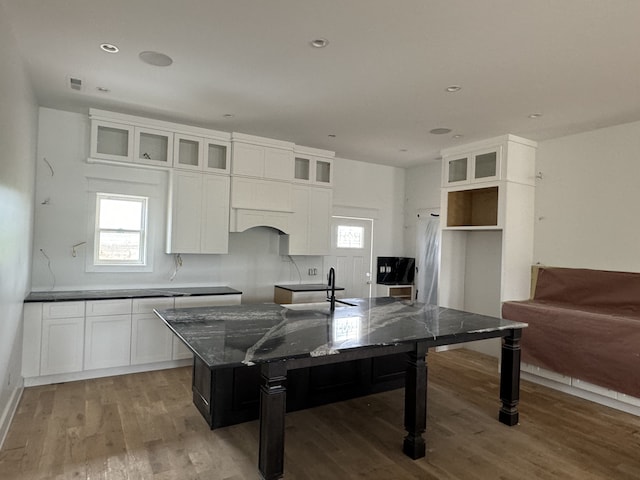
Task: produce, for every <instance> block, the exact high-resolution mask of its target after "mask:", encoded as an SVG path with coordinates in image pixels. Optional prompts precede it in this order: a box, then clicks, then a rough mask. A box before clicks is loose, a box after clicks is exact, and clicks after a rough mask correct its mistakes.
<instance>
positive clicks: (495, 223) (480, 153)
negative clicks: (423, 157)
mask: <svg viewBox="0 0 640 480" xmlns="http://www.w3.org/2000/svg"><path fill="white" fill-rule="evenodd" d="M535 149H536V144H535V142H531V141H530V140H527V139H524V138H520V137H516V136H514V135H505V136H502V137H497V138H493V139H489V140H486V141H483V142H475V143H473V144H469V145H466V146H461V147H455V148H450V149H446V150H443V151H442V161H443V164H442V171H443V179H442V186H443V188H442V190H441V205H442V211H441V217H442V218H443V219H444V220H445V221H444V222H443V223H444V224H443V228H445V229H449V228H451V229H463V230H467V229H468V230H478V229H481V230H490V229H502V228H504V225H505V218H506V217H505V215H506V213H507V204H508V203H509V204H510V205H513V204H514V202H513V200H512V201H511V202H510V201H509V199H508V195H507V193H508V191H515V190H518V189H519V187H517V186H518V185H524V186H527V187H534V186H535V175H534V171H535ZM525 190H527V189H525ZM511 197H512V198H513V197H514V195H511ZM527 205H528V203H527Z"/></svg>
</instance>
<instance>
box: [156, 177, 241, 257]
mask: <svg viewBox="0 0 640 480" xmlns="http://www.w3.org/2000/svg"><path fill="white" fill-rule="evenodd" d="M229 188H230V187H229V177H227V176H222V175H210V174H204V173H200V172H187V171H178V170H175V171H173V172H172V180H171V195H170V206H169V221H168V239H167V250H166V251H167V253H227V252H228V245H229Z"/></svg>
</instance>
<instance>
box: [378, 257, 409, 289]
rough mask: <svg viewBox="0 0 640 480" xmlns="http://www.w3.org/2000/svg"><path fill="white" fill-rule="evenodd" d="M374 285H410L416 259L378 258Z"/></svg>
mask: <svg viewBox="0 0 640 480" xmlns="http://www.w3.org/2000/svg"><path fill="white" fill-rule="evenodd" d="M376 272H377V276H376V283H379V284H381V285H410V284H412V283H413V279H414V277H415V273H416V259H415V258H411V257H378V269H377V270H376Z"/></svg>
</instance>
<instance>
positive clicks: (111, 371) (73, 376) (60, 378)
mask: <svg viewBox="0 0 640 480" xmlns="http://www.w3.org/2000/svg"><path fill="white" fill-rule="evenodd" d="M192 364H193V359H191V358H187V359H184V360H170V361H167V362H157V363H148V364H145V365H128V366H126V367H115V368H102V369H99V370H84V371H82V372H73V373H59V374H56V375H44V376H41V377H29V378H25V379H24V386H25V387H36V386H39V385H52V384H54V383H65V382H75V381H77V380H89V379H91V378H102V377H112V376H114V375H127V374H130V373H140V372H150V371H153V370H166V369H168V368H177V367H185V366H187V365H192Z"/></svg>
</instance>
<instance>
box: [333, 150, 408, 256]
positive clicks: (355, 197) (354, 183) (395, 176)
mask: <svg viewBox="0 0 640 480" xmlns="http://www.w3.org/2000/svg"><path fill="white" fill-rule="evenodd" d="M333 165H334V177H333V185H334V187H333V205H334V209H333V211H334V214H344V213H349V212H351V213H352V214H353V215H361V216H363V217H366V218H374V222H373V236H374V238H373V262H374V264H375V261H376V260H375V259H376V257H378V256H401V255H402V252H403V222H402V218H403V199H404V170H403V169H401V168H394V167H388V166H384V165H374V164H370V163H365V162H358V161H355V160H347V159H344V158H336V159H335V160H334V163H333Z"/></svg>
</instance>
